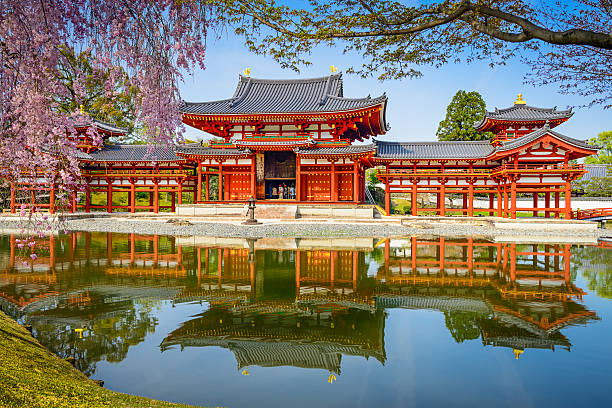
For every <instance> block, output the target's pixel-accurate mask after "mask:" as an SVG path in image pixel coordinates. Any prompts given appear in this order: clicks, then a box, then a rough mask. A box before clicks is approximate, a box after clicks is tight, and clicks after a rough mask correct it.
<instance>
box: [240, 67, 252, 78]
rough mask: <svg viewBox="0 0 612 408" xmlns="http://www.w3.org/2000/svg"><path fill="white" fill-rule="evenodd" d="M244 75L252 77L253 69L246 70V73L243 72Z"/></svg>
mask: <svg viewBox="0 0 612 408" xmlns="http://www.w3.org/2000/svg"><path fill="white" fill-rule="evenodd" d="M242 73H243V74H244V76H246V77H248V76H251V68H245V69H244V71H242Z"/></svg>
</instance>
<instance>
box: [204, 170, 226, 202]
mask: <svg viewBox="0 0 612 408" xmlns="http://www.w3.org/2000/svg"><path fill="white" fill-rule="evenodd" d="M217 184H218V185H219V201H223V161H222V160H219V182H218V183H217ZM207 190H208V189H207Z"/></svg>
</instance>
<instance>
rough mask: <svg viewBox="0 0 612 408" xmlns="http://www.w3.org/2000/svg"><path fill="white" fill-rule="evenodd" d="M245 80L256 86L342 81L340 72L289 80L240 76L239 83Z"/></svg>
mask: <svg viewBox="0 0 612 408" xmlns="http://www.w3.org/2000/svg"><path fill="white" fill-rule="evenodd" d="M246 79H249V80H251V81H252V82H254V83H258V84H278V83H287V84H293V83H311V82H323V81H327V80H331V79H340V80H341V79H342V72H339V73H337V74H332V75H326V76H322V77H315V78H291V79H265V78H253V77H245V76H244V75H240V81H244V80H246Z"/></svg>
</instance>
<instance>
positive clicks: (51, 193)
mask: <svg viewBox="0 0 612 408" xmlns="http://www.w3.org/2000/svg"><path fill="white" fill-rule="evenodd" d="M49 212H50V213H51V214H55V184H54V185H52V186H51V190H49Z"/></svg>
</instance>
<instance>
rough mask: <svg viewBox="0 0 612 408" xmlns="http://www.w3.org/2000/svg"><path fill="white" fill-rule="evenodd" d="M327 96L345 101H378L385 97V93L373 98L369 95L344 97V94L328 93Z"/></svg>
mask: <svg viewBox="0 0 612 408" xmlns="http://www.w3.org/2000/svg"><path fill="white" fill-rule="evenodd" d="M328 98H329V99H335V100H340V101H347V102H362V101H379V100H383V99H387V95H386V94H384V93H383V94H382V95H380V96H377V97H375V98H372V97H371V96H370V95H368V96H366V97H364V98H346V97H344V96H336V95H328Z"/></svg>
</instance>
